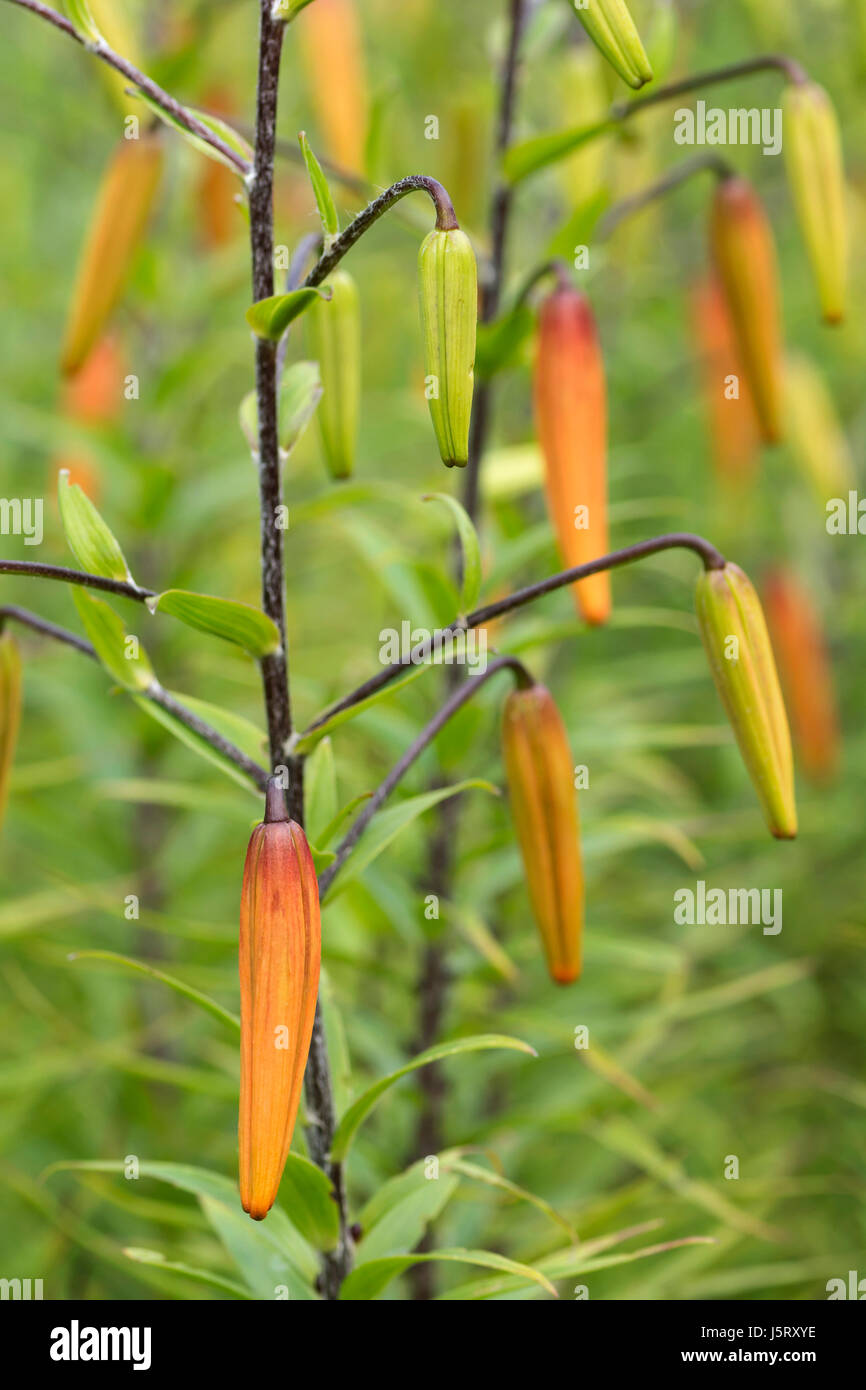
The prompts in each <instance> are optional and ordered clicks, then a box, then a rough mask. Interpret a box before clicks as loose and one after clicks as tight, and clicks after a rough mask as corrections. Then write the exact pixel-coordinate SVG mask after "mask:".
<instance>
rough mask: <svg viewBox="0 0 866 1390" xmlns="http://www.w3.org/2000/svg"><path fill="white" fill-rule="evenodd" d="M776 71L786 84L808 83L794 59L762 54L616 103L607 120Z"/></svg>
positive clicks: (699, 73) (806, 77)
mask: <svg viewBox="0 0 866 1390" xmlns="http://www.w3.org/2000/svg"><path fill="white" fill-rule="evenodd" d="M773 69H775V70H776V71H777V72H781V73H783V74H784V75H785V77H786V78H787V80H788V81H789V82H794V83H796V84H797V85H800V84H801V83H803V82H807V81H808V80H809V79H808V74H807V73H806V72H805V71H804V69H803V68H802V67H801V66H800V64H799V63H797V62H795V61H794V59H793V58H788V57H787V56H786V55H785V54H784V53H764V54H761V55H760V56H759V57H757V58H746V59H745V60H744V61H743V62H741V63H729V64H727V65H726V66H725V67H722V68H712V69H711V70H710V71H709V72H697V73H694V74H693V75H692V76H691V77H683V78H682V79H681V80H680V81H678V82H669V83H668V84H667V86H665V87H659V88H658V89H657V90H656V91H654V92H650V93H649V94H648V95H647V96H644V97H637V98H636V99H635V100H634V101H619V102H617V103H616V105H615V106H612V107H611V109H610V119H611V120H612V121H628V120H630V119H631V117H632V116H638V115H640V113H641V111H645V110H646V109H647V107H649V106H658V105H659V104H660V103H661V102H665V101H673V100H674V99H675V98H676V97H681V96H686V95H688V93H689V92H697V91H700V90H701V89H702V88H704V87H712V86H713V85H714V84H715V83H716V82H733V81H735V80H736V78H738V77H749V76H750V75H751V74H752V73H755V72H768V71H772V70H773Z"/></svg>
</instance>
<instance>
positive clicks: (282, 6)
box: [271, 0, 312, 24]
mask: <svg viewBox="0 0 866 1390" xmlns="http://www.w3.org/2000/svg"><path fill="white" fill-rule="evenodd" d="M311 4H312V0H274V7H273V10H272V11H271V13H272V15H273V17H274V19H279V20H281V21H282V23H283V24H291V22H292V20H293V19H295V18H297V16H298V15H299V14H300V13H301V10H305V9H306V8H307V6H308V5H311Z"/></svg>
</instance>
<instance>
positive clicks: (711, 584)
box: [695, 564, 797, 840]
mask: <svg viewBox="0 0 866 1390" xmlns="http://www.w3.org/2000/svg"><path fill="white" fill-rule="evenodd" d="M695 602H696V606H697V614H698V624H699V626H700V630H701V637H702V638H703V643H704V647H705V648H706V653H707V657H708V659H709V663H710V670H711V672H712V676H713V680H714V681H715V683H716V689H717V690H718V692H719V695H720V696H721V700H722V704H723V705H724V707H725V710H726V712H727V716H728V719H729V720H730V722H731V727H732V728H733V731H734V734H735V736H736V739H737V743H738V744H739V746H740V753H741V754H742V757H743V762H744V763H745V764H746V770H747V772H748V773H749V776H750V777H751V779H752V782H753V784H754V787H755V790H756V792H757V793H758V800H759V801H760V803H761V806H762V807H763V811H764V815H765V816H766V818H767V824H768V825H769V827H770V830H771V831H772V833H773V834H774V835H775V836H776V838H777V839H780V840H793V839H794V837H795V835H796V834H797V809H796V805H795V802H794V760H793V755H792V752H791V735H790V733H789V730H788V717H787V715H786V713H785V705H784V701H783V700H782V691H781V688H780V686H779V677H778V675H777V674H776V662H775V659H774V657H773V648H772V646H771V644H770V637H769V634H768V632H767V624H766V622H765V620H764V613H763V610H762V608H761V603H760V600H759V598H758V595H757V594H756V593H755V590H754V589H753V587H752V585H751V583H750V581H749V579H748V577H747V576H746V575H745V574H744V573H743V571H742V570H741V569H740V568H739V566H737V565H732V564H726V565H725V567H724V568H723V569H712V570H704V572H703V573H702V574H701V576H700V578H699V579H698V583H697V589H696V592H695Z"/></svg>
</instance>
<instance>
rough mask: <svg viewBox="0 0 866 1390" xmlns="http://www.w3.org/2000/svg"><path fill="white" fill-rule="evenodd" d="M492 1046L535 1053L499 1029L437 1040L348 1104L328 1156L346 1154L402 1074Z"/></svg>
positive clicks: (532, 1055) (343, 1155)
mask: <svg viewBox="0 0 866 1390" xmlns="http://www.w3.org/2000/svg"><path fill="white" fill-rule="evenodd" d="M492 1048H504V1049H506V1050H510V1051H512V1052H527V1053H528V1054H529V1055H530V1057H535V1056H537V1053H536V1051H535V1049H534V1048H533V1047H530V1045H529V1043H525V1042H522V1041H521V1040H520V1039H519V1038H509V1037H506V1036H505V1035H504V1034H502V1033H478V1034H476V1035H474V1036H473V1037H470V1038H455V1039H453V1041H451V1042H446V1043H437V1045H436V1046H435V1047H428V1048H427V1050H426V1051H425V1052H419V1053H418V1056H417V1057H413V1058H412V1060H411V1062H407V1063H406V1065H405V1066H403V1067H400V1068H399V1070H397V1071H393V1072H391V1073H390V1075H389V1076H383V1077H382V1078H381V1079H380V1080H379V1081H377V1082H376V1083H375V1085H373V1086H371V1087H370V1088H369V1090H367V1091H365V1092H364V1093H363V1095H360V1096H359V1097H358V1099H357V1100H356V1101H354V1103H353V1104H352V1105H350V1106H349V1109H348V1110H347V1111H346V1113H345V1115H344V1116H343V1118H342V1119H341V1121H340V1123H339V1125H338V1126H337V1132H336V1134H335V1135H334V1142H333V1144H332V1145H331V1158H332V1159H333V1160H334V1162H336V1163H339V1162H341V1161H342V1160H343V1159H344V1158H345V1157H346V1155H347V1153H348V1152H349V1149H350V1148H351V1146H352V1140H353V1139H354V1137H355V1134H356V1133H357V1131H358V1127H359V1126H360V1124H361V1122H362V1121H363V1120H365V1119H366V1118H367V1116H368V1115H369V1113H370V1111H371V1110H372V1109H373V1108H374V1106H375V1105H377V1104H378V1102H379V1100H380V1099H381V1098H382V1096H383V1095H384V1094H385V1092H386V1091H387V1090H389V1089H390V1087H391V1086H393V1085H394V1084H395V1083H396V1082H397V1081H400V1080H402V1078H403V1077H404V1076H408V1075H409V1073H410V1072H413V1071H417V1070H418V1069H419V1067H427V1066H429V1065H430V1063H431V1062H441V1061H444V1059H445V1058H446V1057H456V1056H459V1055H460V1054H461V1053H464V1052H484V1051H489V1050H490V1049H492Z"/></svg>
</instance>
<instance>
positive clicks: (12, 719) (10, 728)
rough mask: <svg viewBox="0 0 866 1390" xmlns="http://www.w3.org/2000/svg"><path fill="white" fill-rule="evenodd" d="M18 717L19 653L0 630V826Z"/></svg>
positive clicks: (15, 646)
mask: <svg viewBox="0 0 866 1390" xmlns="http://www.w3.org/2000/svg"><path fill="white" fill-rule="evenodd" d="M20 719H21V654H20V652H19V651H18V647H17V645H16V643H15V641H14V639H13V637H12V636H11V634H10V633H8V632H2V633H0V826H2V824H3V817H4V815H5V812H6V802H7V800H8V797H9V780H10V778H11V775H12V762H13V759H14V757H15V745H16V743H17V741H18V725H19V722H20Z"/></svg>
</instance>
